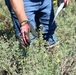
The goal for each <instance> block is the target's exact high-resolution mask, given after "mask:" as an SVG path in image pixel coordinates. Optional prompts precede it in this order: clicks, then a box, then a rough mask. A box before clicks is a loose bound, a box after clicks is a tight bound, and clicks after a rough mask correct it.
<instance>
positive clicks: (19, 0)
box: [10, 0, 28, 23]
mask: <svg viewBox="0 0 76 75" xmlns="http://www.w3.org/2000/svg"><path fill="white" fill-rule="evenodd" d="M10 3H11V6H12V8H13V10H14V12H15V14H16V15H17V17H18V20H19V22H20V23H21V22H22V21H24V20H28V19H27V16H26V14H25V11H24V4H23V0H10Z"/></svg>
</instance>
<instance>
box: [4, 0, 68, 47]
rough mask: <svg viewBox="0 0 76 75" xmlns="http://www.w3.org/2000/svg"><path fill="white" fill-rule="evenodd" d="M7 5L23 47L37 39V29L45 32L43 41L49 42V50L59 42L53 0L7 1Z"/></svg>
mask: <svg viewBox="0 0 76 75" xmlns="http://www.w3.org/2000/svg"><path fill="white" fill-rule="evenodd" d="M64 1H65V0H64ZM67 1H68V0H67ZM5 3H6V5H7V7H8V9H9V11H10V14H11V18H12V21H13V24H14V29H15V32H16V35H17V36H18V38H19V39H20V40H21V43H22V44H23V45H26V46H28V45H30V43H31V42H32V40H33V39H35V38H36V37H37V35H36V33H35V30H36V29H37V28H38V29H40V28H41V29H42V30H43V39H44V40H46V41H48V44H47V45H46V46H47V47H48V48H51V47H52V46H54V44H56V43H57V42H58V39H57V37H56V34H55V29H56V28H57V26H56V23H55V22H54V23H53V24H52V22H53V19H54V9H53V0H5ZM40 24H42V26H40ZM31 26H32V27H31ZM31 28H32V29H31ZM30 30H31V32H32V31H33V30H34V31H33V32H34V33H32V36H31V37H30V35H29V31H30ZM30 40H31V41H30Z"/></svg>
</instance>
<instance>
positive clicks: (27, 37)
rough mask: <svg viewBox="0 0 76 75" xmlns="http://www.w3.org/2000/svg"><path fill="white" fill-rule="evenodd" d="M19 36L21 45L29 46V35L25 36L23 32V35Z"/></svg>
mask: <svg viewBox="0 0 76 75" xmlns="http://www.w3.org/2000/svg"><path fill="white" fill-rule="evenodd" d="M21 36H22V44H23V45H26V46H29V45H30V39H29V35H27V33H26V32H24V33H22V34H21Z"/></svg>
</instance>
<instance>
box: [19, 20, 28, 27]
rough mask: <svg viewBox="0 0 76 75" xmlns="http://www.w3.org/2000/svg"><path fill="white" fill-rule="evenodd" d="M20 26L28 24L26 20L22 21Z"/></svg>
mask: <svg viewBox="0 0 76 75" xmlns="http://www.w3.org/2000/svg"><path fill="white" fill-rule="evenodd" d="M20 24H21V26H23V25H25V24H28V20H24V21H22V22H21V23H20Z"/></svg>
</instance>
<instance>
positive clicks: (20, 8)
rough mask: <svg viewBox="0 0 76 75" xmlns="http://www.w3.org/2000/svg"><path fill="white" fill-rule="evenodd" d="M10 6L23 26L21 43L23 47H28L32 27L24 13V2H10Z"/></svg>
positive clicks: (21, 28) (19, 0)
mask: <svg viewBox="0 0 76 75" xmlns="http://www.w3.org/2000/svg"><path fill="white" fill-rule="evenodd" d="M10 4H11V7H12V9H13V10H14V12H15V14H16V16H17V18H18V20H19V22H20V24H21V27H20V30H21V37H22V39H21V43H22V44H23V45H26V46H28V45H29V44H30V39H29V30H30V27H29V23H28V18H27V16H26V13H25V11H24V3H23V0H10Z"/></svg>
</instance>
